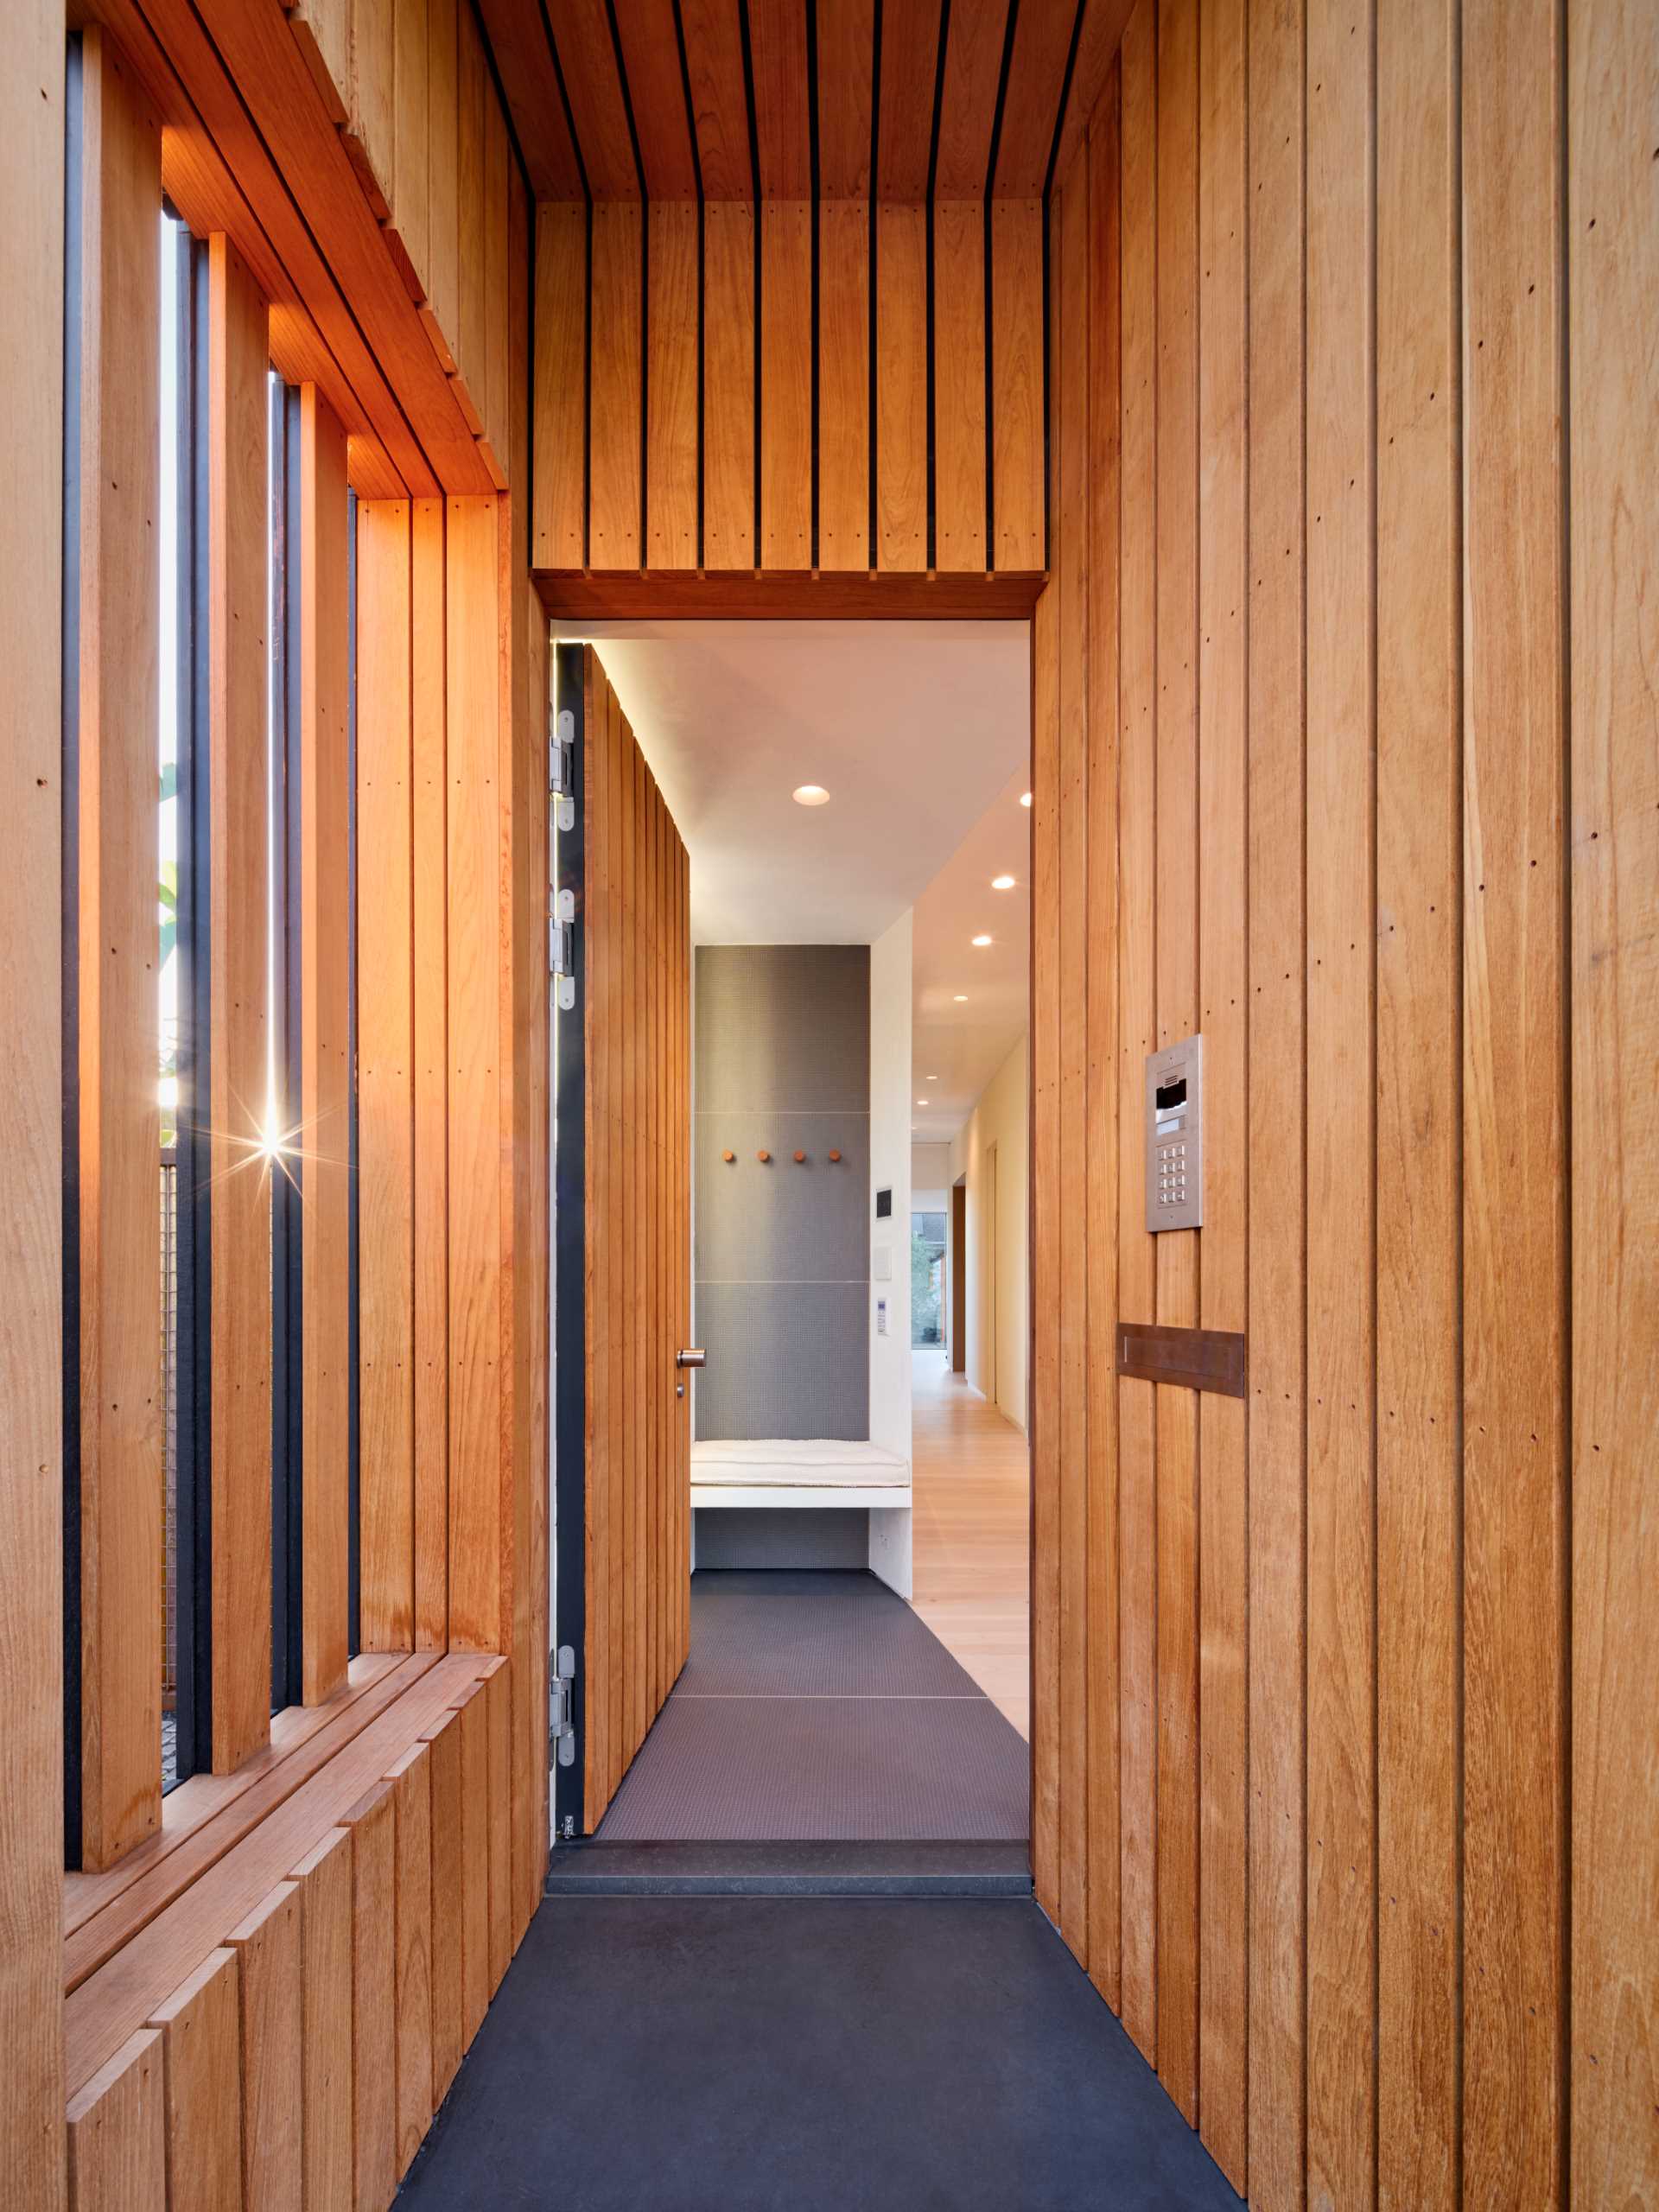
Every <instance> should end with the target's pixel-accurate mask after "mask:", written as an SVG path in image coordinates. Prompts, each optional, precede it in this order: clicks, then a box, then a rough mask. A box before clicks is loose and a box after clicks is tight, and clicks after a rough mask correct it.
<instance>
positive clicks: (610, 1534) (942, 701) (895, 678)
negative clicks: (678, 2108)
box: [555, 623, 1029, 1869]
mask: <svg viewBox="0 0 1659 2212" xmlns="http://www.w3.org/2000/svg"><path fill="white" fill-rule="evenodd" d="M951 627H952V628H954V627H955V626H951ZM960 627H961V630H962V632H963V634H962V635H960V636H957V637H952V636H950V635H948V634H945V630H944V626H940V625H937V624H934V625H915V626H912V625H907V624H905V625H896V624H892V623H888V624H882V625H869V626H864V625H857V626H853V625H844V624H840V625H834V626H824V625H817V626H801V632H802V634H800V635H798V636H796V635H791V634H790V632H789V628H788V626H782V625H778V624H768V625H737V624H730V625H728V624H709V623H702V624H685V625H668V624H664V625H653V626H638V625H636V626H626V627H625V626H607V634H606V635H605V636H603V637H601V638H600V639H596V640H594V641H592V642H590V643H588V644H587V645H578V644H575V642H567V641H566V640H565V639H561V640H560V649H559V652H558V654H557V655H556V662H557V664H558V666H559V669H560V671H561V677H562V680H563V681H565V682H568V683H575V681H576V677H575V671H576V669H577V668H578V667H582V666H585V667H586V669H587V670H588V677H587V697H586V701H585V706H584V712H583V713H582V715H579V716H577V717H576V721H577V722H578V724H579V728H578V729H577V732H576V742H577V745H578V749H579V751H582V752H583V753H585V754H586V755H587V756H588V758H587V760H580V761H577V762H576V763H575V764H573V765H572V766H571V767H570V770H569V787H570V789H571V791H572V793H573V804H572V809H571V811H572V812H573V813H574V814H575V817H577V821H578V824H579V831H580V835H579V836H578V835H577V832H576V830H575V829H572V831H571V832H570V833H569V838H568V841H567V840H562V841H561V850H562V852H563V851H564V850H565V849H567V843H568V849H569V851H570V853H571V855H572V856H573V858H575V859H579V861H580V863H581V880H580V881H575V880H573V881H572V882H571V883H570V884H569V885H566V884H565V883H564V882H563V879H561V880H559V881H558V882H556V886H555V891H556V896H557V897H561V898H564V897H565V896H566V894H567V893H569V894H570V897H569V903H570V904H572V905H573V906H574V917H575V918H574V921H573V924H572V929H571V936H570V939H569V944H568V946H567V947H566V948H565V950H566V951H567V957H568V958H569V962H570V964H571V967H572V971H573V972H572V974H571V977H570V987H571V991H572V995H573V997H574V1001H575V1015H579V1016H580V1019H575V1018H573V1017H572V1014H571V1013H570V1012H569V1010H567V1011H563V1012H562V1013H561V1015H560V1022H559V1036H560V1039H561V1059H560V1067H559V1074H558V1090H559V1095H558V1099H557V1113H556V1127H557V1128H558V1131H559V1133H560V1135H559V1142H560V1144H561V1147H562V1149H563V1157H562V1158H561V1160H560V1162H559V1164H558V1166H557V1170H556V1177H555V1185H556V1190H557V1192H559V1194H560V1198H561V1202H562V1203H563V1202H564V1201H565V1200H566V1199H571V1200H573V1201H574V1196H575V1191H574V1186H575V1182H576V1180H577V1179H578V1177H580V1179H581V1182H582V1203H583V1204H584V1205H585V1206H586V1208H587V1216H588V1228H587V1229H586V1230H585V1231H584V1233H582V1234H581V1235H577V1234H575V1224H574V1220H573V1219H572V1218H566V1219H564V1220H562V1222H561V1223H560V1224H559V1228H558V1230H557V1249H559V1251H560V1253H561V1254H562V1255H564V1259H565V1262H566V1263H565V1264H564V1265H563V1266H562V1268H561V1270H560V1274H559V1309H558V1317H557V1322H556V1328H557V1335H558V1346H559V1357H560V1360H561V1365H562V1372H563V1380H562V1383H561V1386H560V1394H559V1395H560V1402H561V1405H562V1407H563V1408H565V1410H566V1412H567V1413H568V1414H569V1415H570V1416H571V1418H570V1419H568V1420H562V1421H561V1423H560V1436H559V1448H560V1452H561V1459H562V1471H561V1480H560V1483H559V1486H558V1498H557V1515H556V1519H557V1526H556V1556H557V1559H558V1561H559V1566H558V1570H557V1573H556V1623H555V1640H556V1646H557V1647H558V1648H559V1656H560V1659H561V1662H562V1665H563V1663H564V1662H569V1667H570V1670H571V1674H570V1681H571V1688H570V1689H569V1692H568V1693H567V1696H568V1699H569V1711H568V1715H567V1722H568V1725H569V1726H572V1727H573V1729H574V1733H575V1744H574V1745H572V1746H571V1748H570V1749H569V1752H568V1757H569V1759H570V1761H571V1763H572V1764H573V1765H575V1764H580V1766H581V1768H582V1771H583V1772H584V1773H585V1774H586V1775H587V1777H588V1783H589V1786H588V1789H587V1790H586V1792H585V1794H584V1795H583V1796H582V1802H581V1804H580V1808H579V1809H578V1808H576V1806H575V1793H574V1790H573V1791H572V1792H569V1793H567V1799H566V1802H567V1804H568V1805H569V1808H570V1809H571V1811H572V1813H573V1815H574V1816H573V1817H572V1818H571V1819H570V1821H569V1828H568V1831H565V1832H566V1833H567V1834H568V1835H569V1837H570V1838H571V1839H580V1838H582V1837H583V1836H588V1837H593V1838H594V1840H596V1842H597V1843H598V1844H600V1845H602V1846H608V1845H615V1846H617V1847H632V1846H634V1845H639V1844H649V1845H651V1846H652V1847H656V1846H658V1845H664V1844H671V1843H683V1844H686V1845H691V1844H708V1843H720V1844H723V1845H724V1844H730V1845H737V1844H742V1845H745V1846H748V1845H758V1844H760V1843H765V1842H791V1843H794V1842H814V1843H822V1842H830V1841H838V1842H849V1843H850V1842H858V1843H868V1844H871V1845H875V1844H879V1843H880V1844H885V1843H888V1842H905V1843H907V1844H908V1843H939V1844H945V1843H949V1844H951V1845H953V1846H954V1845H965V1844H976V1845H977V1844H984V1845H986V1846H995V1847H997V1848H999V1849H1007V1850H1008V1851H1010V1852H1012V1853H1014V1856H1015V1859H1017V1862H1018V1864H1019V1866H1020V1868H1021V1869H1023V1867H1024V1866H1025V1864H1026V1850H1027V1831H1028V1824H1029V1805H1028V1794H1029V1763H1028V1753H1027V1747H1026V1745H1025V1742H1024V1741H1023V1740H1022V1732H1023V1730H1024V1727H1025V1725H1026V1713H1027V1693H1026V1685H1025V1667H1026V1660H1025V1646H1026V1640H1027V1637H1026V1628H1025V1623H1026V1620H1027V1617H1028V1601H1029V1592H1028V1582H1029V1573H1028V1564H1027V1555H1026V1550H1025V1528H1026V1522H1027V1499H1028V1494H1029V1470H1028V1466H1027V1461H1026V1457H1025V1451H1024V1440H1023V1438H1022V1437H1020V1436H1016V1435H1012V1434H1009V1433H1007V1432H1006V1430H1005V1429H1004V1427H1003V1425H1002V1424H1001V1423H997V1422H995V1417H994V1415H992V1414H991V1413H990V1410H989V1408H988V1404H987V1403H986V1400H987V1398H988V1396H989V1395H990V1394H989V1393H987V1392H986V1391H984V1390H983V1389H982V1387H980V1388H976V1389H975V1390H973V1391H969V1389H967V1387H966V1375H965V1370H966V1363H967V1358H968V1344H969V1338H970V1336H971V1334H972V1322H971V1319H970V1318H969V1317H970V1314H971V1312H972V1306H973V1297H974V1293H973V1290H972V1288H971V1287H970V1278H971V1276H972V1274H973V1272H974V1262H973V1258H972V1255H971V1253H970V1250H969V1244H970V1241H971V1240H970V1239H969V1235H968V1224H969V1215H970V1211H971V1208H972V1205H973V1203H974V1186H975V1184H976V1179H977V1178H978V1176H979V1175H980V1173H982V1166H983V1163H982V1161H977V1162H976V1164H975V1165H974V1166H972V1167H971V1168H970V1170H969V1172H967V1173H958V1172H954V1171H953V1167H952V1150H953V1147H954V1146H955V1145H956V1144H957V1142H958V1141H961V1140H962V1139H963V1135H964V1133H965V1131H966V1130H967V1129H968V1128H969V1125H970V1123H971V1122H972V1120H973V1116H974V1115H975V1113H976V1109H977V1107H978V1105H979V1103H980V1096H981V1094H982V1091H983V1090H984V1089H985V1087H986V1084H987V1083H988V1080H989V1079H990V1078H991V1077H993V1076H995V1073H996V1072H997V1071H999V1070H1000V1069H1001V1066H1002V1065H1003V1064H1004V1063H1006V1062H1007V1059H1008V1058H1009V1056H1010V1053H1011V1052H1014V1051H1017V1050H1018V1051H1022V1050H1023V1035H1024V1027H1025V1022H1026V1019H1027V1011H1026V992H1027V974H1028V945H1029V888H1028V874H1029V871H1028V865H1027V854H1028V849H1029V816H1028V814H1027V811H1026V810H1025V808H1024V805H1023V804H1022V798H1023V792H1024V787H1025V785H1026V784H1027V781H1028V772H1027V748H1028V717H1029V681H1028V667H1027V657H1028V643H1027V632H1026V630H1025V628H1024V626H1020V625H1014V626H1008V625H1000V624H983V623H976V624H970V625H963V626H960ZM912 631H913V632H914V634H913V635H906V632H912ZM998 633H1001V634H998ZM595 702H600V704H599V705H598V706H597V707H596V706H595ZM849 731H851V732H853V733H855V735H854V736H853V737H852V738H851V739H850V740H849ZM596 747H604V748H605V753H604V757H605V760H606V761H607V764H608V766H607V769H606V771H605V773H604V774H603V775H601V773H599V772H598V770H597V768H596V766H593V765H592V764H593V763H594V762H596V761H597V760H598V758H599V755H598V753H597V752H596V750H595V748H596ZM595 791H598V792H599V793H600V798H599V801H598V803H597V804H595V803H594V797H593V794H594V792H595ZM641 794H643V812H642V810H641V809H642V798H641ZM659 803H660V804H659ZM642 825H643V826H642ZM677 849H683V854H684V867H685V876H686V906H685V918H684V919H685V927H684V931H683V943H681V942H680V941H679V940H678V939H677V938H674V935H673V931H670V933H669V953H670V967H669V968H668V969H664V967H663V965H662V955H663V927H664V915H665V913H666V912H667V908H666V907H665V906H664V901H663V899H662V897H661V895H660V893H658V894H657V901H656V905H655V906H651V905H650V904H649V903H648V902H647V901H646V891H647V887H649V886H651V885H652V884H653V883H655V882H656V881H657V880H658V879H657V874H656V871H657V870H658V868H659V867H660V865H661V858H660V856H661V855H663V853H664V851H667V852H668V853H670V854H672V853H673V852H675V851H676V850H677ZM589 950H593V951H594V953H595V954H596V956H597V960H596V964H594V965H593V966H592V967H591V968H590V967H589V966H588V964H587V961H586V956H587V955H588V951H589ZM635 976H648V977H649V978H650V981H649V982H648V984H647V994H648V1003H647V1006H646V1007H645V1013H644V1016H643V1027H641V1026H640V1025H641V1017H640V1016H639V1013H638V1012H637V1011H636V1010H635V1009H634V1008H633V1007H632V1001H631V986H632V981H633V979H634V978H635ZM619 1022H620V1025H621V1031H622V1051H621V1055H620V1059H619V1058H617V1057H616V1045H617V1026H618V1024H619ZM665 1040H666V1047H667V1048H668V1049H671V1050H672V1051H675V1052H683V1066H682V1068H681V1069H680V1070H679V1071H678V1072H677V1074H676V1076H675V1077H674V1078H673V1079H672V1080H671V1082H670V1083H669V1084H668V1085H667V1086H666V1088H665V1089H664V1088H663V1087H661V1086H658V1087H657V1088H656V1089H655V1090H650V1087H649V1082H648V1079H647V1074H646V1071H648V1070H651V1069H652V1068H654V1067H655V1066H656V1065H658V1060H659V1058H660V1056H661V1053H662V1052H663V1051H664V1048H665ZM607 1055H609V1056H610V1057H609V1058H608V1059H607ZM642 1083H646V1084H647V1090H648V1096H646V1097H645V1102H644V1111H643V1115H642V1114H641V1110H640V1109H641V1096H640V1086H641V1084H642ZM567 1128H569V1129H571V1130H572V1132H573V1134H572V1135H571V1136H570V1138H569V1141H567V1139H566V1135H565V1132H566V1131H567ZM576 1128H580V1131H581V1145H582V1151H581V1153H580V1154H579V1151H578V1143H577V1140H576V1138H575V1135H574V1131H575V1129H576ZM924 1151H925V1152H926V1154H927V1155H928V1157H927V1162H926V1166H925V1169H924V1167H923V1166H920V1165H918V1160H920V1156H921V1154H922V1153H923V1152H924ZM671 1156H672V1158H671ZM665 1169H666V1173H665V1172H664V1171H665ZM992 1172H993V1173H995V1152H993V1154H992ZM682 1187H684V1188H685V1190H686V1193H687V1204H686V1207H685V1211H683V1213H680V1214H677V1215H676V1214H671V1213H669V1214H665V1213H664V1212H663V1211H661V1209H660V1207H659V1205H658V1196H659V1193H661V1192H664V1191H666V1192H668V1193H669V1194H670V1195H671V1197H675V1194H677V1192H679V1191H680V1190H681V1189H682ZM675 1203H676V1204H678V1203H679V1201H678V1199H677V1197H675ZM619 1206H620V1209H621V1212H620V1216H619V1214H618V1211H617V1210H618V1207H619ZM654 1208H655V1209H657V1210H656V1211H653V1209H654ZM574 1212H575V1206H574V1204H573V1205H572V1207H571V1213H572V1214H573V1215H574ZM619 1220H620V1223H621V1225H622V1234H623V1237H624V1239H625V1244H624V1248H623V1251H622V1256H620V1257H618V1256H615V1255H613V1256H612V1257H611V1258H609V1259H608V1260H603V1259H601V1258H599V1256H598V1242H597V1241H596V1240H600V1241H602V1239H603V1238H604V1237H605V1236H607V1234H609V1233H610V1232H611V1231H612V1230H613V1229H614V1227H615V1225H616V1224H617V1223H618V1221H619ZM642 1222H643V1226H642V1227H641V1226H634V1227H632V1228H630V1227H629V1226H628V1224H630V1223H632V1224H641V1223H642ZM918 1232H919V1233H918ZM953 1237H954V1239H955V1243H956V1249H955V1251H954V1254H953V1251H952V1242H953ZM642 1238H643V1242H641V1241H640V1240H641V1239H642ZM642 1254H643V1257H644V1265H645V1272H644V1274H640V1273H639V1255H642ZM596 1286H597V1289H596ZM601 1292H602V1293H603V1294H604V1296H605V1297H606V1298H607V1300H608V1301H609V1302H608V1305H607V1306H606V1307H605V1309H604V1310H603V1311H602V1312H601V1306H600V1304H599V1302H598V1294H599V1293H601ZM576 1313H580V1314H581V1316H582V1325H583V1327H585V1330H586V1335H585V1338H584V1337H583V1335H582V1332H581V1330H580V1329H579V1328H578V1325H577V1321H576V1318H575V1316H576ZM682 1316H683V1317H684V1318H683V1325H682V1323H681V1317H682ZM642 1319H645V1321H646V1322H648V1328H647V1330H646V1332H645V1335H644V1336H643V1337H642V1335H641V1330H640V1323H641V1320H642ZM918 1330H919V1331H920V1332H921V1333H920V1335H919V1336H918V1333H917V1332H918ZM664 1331H666V1332H667V1333H666V1334H664ZM671 1339H672V1341H671ZM578 1355H579V1357H577V1356H578ZM677 1357H686V1358H688V1359H695V1364H692V1365H689V1366H687V1367H685V1368H683V1369H681V1370H676V1368H675V1365H674V1363H675V1360H676V1359H677ZM668 1387H671V1388H672V1389H673V1390H674V1392H675V1398H674V1401H673V1403H672V1405H670V1404H669V1403H667V1402H665V1401H664V1402H659V1401H662V1400H663V1393H664V1389H666V1388H668ZM682 1394H683V1395H682ZM681 1420H683V1421H685V1422H686V1429H685V1432H684V1443H685V1447H686V1458H687V1460H688V1461H689V1470H685V1471H683V1470H682V1469H681V1468H680V1467H678V1466H677V1465H675V1463H674V1459H673V1454H674V1452H675V1450H676V1449H677V1445H676V1439H677V1437H678V1436H679V1434H680V1433H681V1432H680V1430H679V1428H678V1426H677V1424H678V1422H679V1421H681ZM988 1424H989V1427H988ZM992 1429H995V1431H996V1432H998V1433H995V1434H993V1433H991V1430H992ZM619 1454H620V1462H619ZM993 1494H995V1495H994V1497H993ZM595 1516H598V1520H597V1522H596V1519H595ZM993 1524H995V1541H991V1542H988V1541H987V1535H988V1531H989V1530H991V1529H992V1528H993ZM1005 1524H1006V1525H1005ZM642 1544H643V1545H644V1546H645V1547H646V1548H648V1550H649V1553H650V1562H649V1565H648V1567H646V1569H645V1571H644V1573H641V1572H640V1571H639V1567H638V1564H637V1555H638V1552H639V1547H640V1546H641V1545H642ZM993 1556H994V1558H995V1569H994V1572H993V1571H991V1570H990V1569H988V1561H989V1560H992V1559H993ZM578 1637H581V1638H582V1645H581V1648H580V1649H577V1648H576V1644H577V1638H578ZM642 1638H643V1661H642V1644H641V1639H642ZM642 1663H643V1666H644V1669H645V1675H644V1679H643V1681H642V1680H641V1675H640V1669H641V1665H642ZM1016 1675H1017V1676H1018V1679H1017V1680H1016V1679H1015V1676H1016ZM596 1725H598V1726H604V1727H605V1728H606V1729H607V1745H608V1749H607V1752H606V1754H605V1757H604V1758H603V1760H602V1761H601V1764H600V1766H599V1768H598V1770H595V1767H594V1754H593V1752H592V1751H591V1750H590V1749H589V1748H588V1746H589V1745H590V1744H591V1739H592V1737H593V1732H594V1726H596ZM584 1739H586V1741H585V1740H584ZM563 1826H564V1824H563V1822H562V1823H561V1827H562V1829H563Z"/></svg>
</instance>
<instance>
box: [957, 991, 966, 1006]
mask: <svg viewBox="0 0 1659 2212" xmlns="http://www.w3.org/2000/svg"><path fill="white" fill-rule="evenodd" d="M967 1003H968V994H967V992H966V991H958V992H957V1005H958V1006H966V1005H967Z"/></svg>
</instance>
